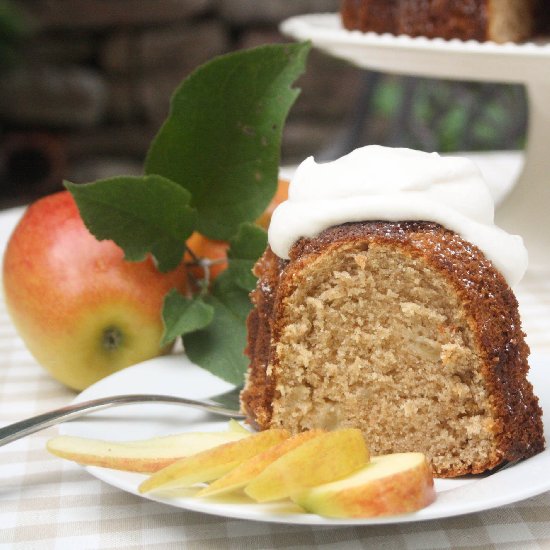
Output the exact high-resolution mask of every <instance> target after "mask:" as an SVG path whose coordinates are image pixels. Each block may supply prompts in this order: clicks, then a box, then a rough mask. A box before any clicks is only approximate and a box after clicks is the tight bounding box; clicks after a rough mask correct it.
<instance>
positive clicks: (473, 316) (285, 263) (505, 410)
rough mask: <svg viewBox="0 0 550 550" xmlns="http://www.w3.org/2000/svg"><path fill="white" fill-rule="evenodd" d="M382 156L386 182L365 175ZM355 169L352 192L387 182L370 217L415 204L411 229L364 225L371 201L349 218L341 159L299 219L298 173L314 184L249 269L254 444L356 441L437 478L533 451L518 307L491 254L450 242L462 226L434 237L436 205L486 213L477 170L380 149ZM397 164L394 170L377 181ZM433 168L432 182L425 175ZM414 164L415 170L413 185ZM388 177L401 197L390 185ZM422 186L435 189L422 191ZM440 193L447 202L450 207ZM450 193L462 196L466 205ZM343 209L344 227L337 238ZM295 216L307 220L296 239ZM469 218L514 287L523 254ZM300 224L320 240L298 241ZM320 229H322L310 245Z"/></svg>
mask: <svg viewBox="0 0 550 550" xmlns="http://www.w3.org/2000/svg"><path fill="white" fill-rule="evenodd" d="M377 155H378V156H381V158H382V160H381V161H380V165H379V168H380V169H379V170H376V169H375V168H376V167H375V168H372V166H373V165H375V164H376V162H375V161H374V160H373V159H374V158H378V157H377ZM351 157H353V158H352V160H349V159H348V160H347V164H346V169H348V168H350V167H352V169H353V170H357V168H358V164H359V161H360V160H361V157H366V164H365V167H364V170H363V173H362V174H360V175H359V176H358V177H357V178H356V179H359V180H361V181H362V180H369V178H370V177H371V176H372V178H373V179H374V180H379V179H380V177H382V179H384V178H385V181H384V183H383V187H384V189H382V190H380V189H378V191H376V192H375V191H374V190H375V189H377V186H376V185H374V184H373V185H372V186H371V188H370V193H368V194H367V200H366V202H367V203H370V202H376V201H378V202H379V203H380V204H381V205H383V204H384V201H385V204H386V205H387V206H388V208H386V209H384V208H381V209H380V212H383V213H385V215H386V217H389V218H393V217H395V215H397V214H395V212H397V213H399V212H402V211H403V208H404V206H403V204H401V203H402V202H404V203H407V202H408V203H410V204H411V205H412V207H411V209H410V216H411V217H410V218H408V219H407V218H404V221H395V220H393V219H392V220H390V221H379V220H376V219H374V220H370V221H369V220H365V221H359V220H357V218H358V217H359V212H360V210H361V208H360V207H361V204H360V203H361V202H362V201H363V200H364V198H365V197H363V196H354V197H353V199H352V201H353V203H355V204H354V205H353V206H352V207H350V205H349V204H347V203H346V200H347V199H348V198H349V189H347V190H346V183H345V182H347V181H348V180H347V178H348V176H349V173H348V172H347V171H346V169H344V170H340V168H341V167H342V160H344V161H345V160H346V157H344V159H340V161H336V163H330V164H329V165H326V166H327V168H325V170H324V172H323V174H328V175H327V177H326V180H327V181H326V182H319V187H318V189H317V191H316V193H315V194H316V198H315V200H313V201H312V204H311V205H309V206H306V205H307V204H308V201H306V200H305V195H307V192H305V191H304V190H305V189H307V188H308V185H311V189H315V185H314V184H313V183H312V182H310V179H309V178H307V177H306V176H305V175H304V171H305V172H312V173H311V178H312V179H316V178H318V179H322V176H321V175H320V172H319V170H313V171H311V170H308V162H309V169H311V168H312V165H311V163H312V160H311V159H310V160H309V161H306V162H305V163H304V164H305V165H306V166H305V167H301V168H302V170H301V169H300V168H299V169H298V172H297V174H296V180H295V181H293V182H292V183H291V186H290V201H289V204H288V205H287V206H286V207H279V208H282V213H281V215H280V216H279V217H277V211H276V213H275V217H274V219H273V222H272V226H271V228H270V242H271V247H268V249H267V250H266V252H265V253H264V255H263V257H262V258H261V259H260V260H259V262H258V263H257V265H256V267H255V270H256V274H257V276H258V277H259V280H258V285H257V288H256V290H255V291H254V292H253V293H252V300H253V303H254V306H255V307H254V309H253V311H252V313H251V314H250V316H249V319H248V333H249V345H248V354H249V356H250V369H249V373H248V376H247V382H246V386H245V389H244V391H243V392H242V396H241V401H242V407H243V410H244V411H245V412H246V414H247V416H248V419H249V421H250V422H251V423H252V424H253V425H254V426H255V427H257V428H259V429H267V428H270V427H284V428H286V429H288V430H290V431H292V432H300V431H304V430H308V429H313V428H324V429H329V430H331V429H337V428H343V427H357V428H360V429H361V430H362V431H363V432H364V435H365V437H366V439H367V442H368V444H369V447H370V450H371V453H372V454H374V455H376V454H386V453H394V452H408V451H415V452H423V453H425V454H426V455H427V457H428V458H429V460H430V461H431V464H432V467H433V470H434V474H435V475H437V476H440V477H454V476H459V475H463V474H469V473H480V472H484V471H486V470H489V469H492V468H495V467H496V466H498V465H500V464H502V463H504V462H507V461H515V460H518V459H522V458H526V457H529V456H531V455H534V454H536V453H538V452H540V451H541V450H542V449H543V448H544V437H543V426H542V420H541V410H540V408H539V405H538V402H537V398H536V397H535V396H534V395H533V389H532V387H531V384H530V383H529V382H528V381H527V378H526V375H527V372H528V368H529V367H528V362H527V357H528V353H529V350H528V347H527V345H526V343H525V341H524V335H523V333H522V330H521V322H520V318H519V314H518V306H517V301H516V299H515V297H514V294H513V292H512V290H511V288H510V285H509V284H508V282H507V280H506V279H505V277H504V276H503V274H502V273H501V272H500V270H499V269H497V268H496V267H495V265H494V264H495V263H497V264H498V263H499V261H498V258H497V257H496V256H498V254H499V252H498V250H497V248H491V247H489V248H488V249H487V251H486V253H484V252H483V251H482V250H481V249H480V248H479V246H478V245H476V244H473V243H472V242H471V240H467V239H465V238H464V236H461V235H459V233H458V232H457V231H456V227H457V226H458V225H460V224H457V219H458V218H456V219H453V221H452V223H451V225H453V228H454V229H455V230H452V229H450V228H446V227H444V226H443V224H442V223H441V222H442V219H443V218H445V216H444V215H443V214H441V213H442V212H443V213H445V208H447V207H442V206H441V205H442V203H445V202H447V203H449V204H450V203H452V202H454V203H456V204H457V205H458V206H457V208H458V209H459V211H460V212H463V213H464V212H467V211H468V209H469V208H471V206H470V205H469V202H470V201H473V202H475V203H476V204H477V205H478V206H479V203H483V202H484V200H485V199H484V198H483V197H484V196H485V195H484V193H485V191H481V192H480V193H477V194H476V192H474V191H473V189H474V187H475V186H476V185H482V184H483V182H482V181H481V179H480V178H479V177H477V179H476V172H475V168H472V167H471V166H470V165H469V164H468V161H465V162H463V163H462V164H461V163H460V162H458V163H457V162H456V161H458V160H459V159H453V160H451V159H442V158H440V157H438V156H437V157H436V158H435V157H433V156H432V157H431V158H428V157H430V155H427V154H425V153H417V152H410V151H404V150H395V151H393V150H388V149H384V148H376V147H369V148H364V150H359V151H356V152H354V153H353V154H352V155H351ZM369 159H370V161H371V162H370V165H371V169H370V170H369V162H368V161H369ZM392 159H393V162H394V165H393V168H392V166H388V172H389V173H386V174H382V176H381V175H380V174H381V171H383V166H384V165H386V164H387V163H388V162H391V160H392ZM447 160H449V163H448V164H446V162H447ZM461 160H463V159H461ZM417 161H418V162H417ZM431 161H433V163H434V164H435V168H431V169H429V168H426V167H427V166H430V162H431ZM411 163H412V164H414V165H418V168H421V170H420V177H417V175H414V169H413V166H412V165H411ZM315 167H316V168H317V169H320V170H322V169H323V165H315ZM430 170H431V172H430ZM339 172H341V176H342V179H341V180H340V181H334V182H333V186H334V188H335V190H334V191H333V194H332V199H327V196H326V189H328V188H329V187H330V181H329V180H332V178H333V177H336V174H337V173H339ZM422 173H423V174H424V176H422ZM407 174H409V176H408V177H407V176H406V175H407ZM393 177H401V178H404V179H405V180H407V179H408V181H409V183H410V185H407V184H406V183H405V184H401V183H398V184H395V182H394V181H393V180H392V178H393ZM423 177H424V178H425V179H426V180H428V181H429V182H430V185H424V184H423V183H419V182H422V181H423V179H422V178H423ZM305 180H307V181H305ZM411 182H412V183H411ZM394 184H395V185H394ZM445 186H446V187H445ZM352 187H354V189H357V188H360V187H361V186H360V185H359V184H358V185H355V186H352ZM367 187H368V185H367ZM419 188H422V189H423V192H425V194H427V195H428V196H429V197H424V198H425V199H426V201H427V202H428V205H429V208H428V210H432V211H433V213H434V215H433V218H437V219H436V220H435V221H425V220H422V219H418V218H420V217H421V215H422V214H424V213H425V210H422V208H421V207H420V206H418V205H416V206H415V201H417V200H418V201H420V200H421V199H420V198H419V197H418V196H416V195H417V194H418V193H419ZM444 188H445V189H448V192H449V193H450V196H452V199H451V198H450V197H446V198H445V197H444V191H442V190H443V189H444ZM459 188H460V189H462V191H463V192H465V194H466V195H468V196H469V200H465V201H464V204H462V205H460V204H458V203H460V200H459V199H458V196H459V194H457V189H459ZM403 194H404V195H405V197H404V199H403V197H402V196H401V195H403ZM434 197H436V198H438V200H435V199H434ZM467 199H468V197H467ZM430 201H432V202H430ZM438 201H439V202H438ZM329 203H330V204H329ZM358 203H359V206H357V204H358ZM485 206H486V205H485ZM293 208H298V210H296V211H293ZM304 208H310V209H311V210H310V211H309V214H305V213H304V212H307V210H304ZM299 209H301V210H299ZM449 209H450V207H449ZM285 210H286V211H285ZM352 210H353V213H354V214H353V215H351V218H353V219H350V221H347V222H341V223H333V222H334V221H335V220H339V221H341V220H342V219H344V218H345V217H346V216H347V217H350V212H351V211H352ZM364 210H368V209H364ZM327 211H329V212H332V214H330V215H328V214H327ZM288 212H291V213H294V214H298V213H299V212H302V214H301V215H300V216H299V217H300V218H301V219H300V220H299V221H298V222H297V223H298V225H297V226H296V227H293V226H292V223H290V222H289V219H288V217H287V215H288ZM392 212H394V214H392ZM371 214H372V213H371ZM447 214H448V215H449V217H450V218H451V217H452V216H451V214H450V213H449V212H447ZM469 214H470V215H471V216H473V217H474V218H475V219H476V220H478V221H475V223H476V224H479V225H480V226H481V225H484V226H485V228H484V229H486V230H487V231H489V230H490V231H493V230H494V231H496V232H495V233H494V239H493V240H494V241H499V239H501V240H502V241H501V243H500V245H503V246H504V247H505V248H507V254H508V255H509V256H510V258H508V257H506V260H505V261H504V264H502V265H501V266H500V268H501V269H502V270H503V271H504V272H505V273H506V275H507V277H508V279H509V280H511V281H515V280H516V279H517V278H518V277H520V276H521V273H520V272H521V271H522V270H523V269H524V257H523V255H522V244H521V241H518V240H517V238H515V237H513V236H511V235H508V234H505V233H504V232H502V231H501V230H498V229H497V228H495V227H494V226H493V227H492V228H491V227H490V224H488V223H485V222H486V221H487V220H485V222H483V223H482V221H479V220H482V217H483V214H482V213H480V212H477V213H473V212H469ZM372 215H374V214H372ZM460 215H462V214H460ZM460 215H459V214H457V212H455V216H458V217H460ZM489 217H492V212H491V213H490V215H489ZM303 218H306V220H305V221H304V219H303ZM381 219H383V218H381ZM308 220H309V222H310V225H313V226H314V227H313V228H312V230H311V232H312V233H314V234H313V235H304V233H305V231H304V230H303V228H304V227H306V226H307V224H308ZM323 220H324V221H323ZM470 221H471V220H470ZM436 222H437V223H436ZM322 225H325V226H327V225H328V227H326V228H324V229H322V230H321V231H319V230H318V228H319V227H320V226H322ZM289 226H290V228H289ZM300 228H301V233H302V236H300V237H299V238H295V239H293V242H292V243H291V244H290V246H289V247H288V251H287V250H286V249H285V248H284V247H283V249H281V243H285V242H287V241H288V240H289V239H288V236H289V235H290V234H292V232H293V231H299V232H300ZM470 229H472V228H470ZM478 229H479V231H480V233H483V230H484V229H483V228H481V227H479V228H478ZM285 232H286V236H285ZM285 239H286V240H285ZM291 240H292V239H291ZM479 242H480V243H482V244H483V243H484V241H483V239H481V240H480V241H479ZM493 244H494V243H493ZM285 246H286V245H285ZM274 250H276V251H277V254H276V253H275V252H274ZM495 251H497V252H495ZM495 253H496V256H495ZM487 254H488V255H489V256H492V257H493V261H491V260H490V259H488V257H487ZM507 262H508V263H507ZM512 264H513V265H512Z"/></svg>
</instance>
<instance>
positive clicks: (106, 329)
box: [3, 191, 186, 390]
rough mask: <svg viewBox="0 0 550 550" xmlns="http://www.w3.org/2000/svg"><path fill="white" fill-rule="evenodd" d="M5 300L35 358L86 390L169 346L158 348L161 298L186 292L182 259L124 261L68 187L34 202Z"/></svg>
mask: <svg viewBox="0 0 550 550" xmlns="http://www.w3.org/2000/svg"><path fill="white" fill-rule="evenodd" d="M3 284H4V295H5V299H6V305H7V308H8V311H9V313H10V315H11V318H12V320H13V322H14V325H15V327H16V328H17V330H18V332H19V335H20V336H21V338H22V339H23V341H24V342H25V344H26V346H27V348H28V349H29V351H30V352H31V353H32V354H33V356H34V357H35V358H36V360H37V361H38V362H39V363H40V364H41V365H42V366H44V367H45V368H46V369H47V370H48V371H49V372H50V373H51V374H52V375H53V376H54V377H55V378H56V379H57V380H59V381H60V382H62V383H63V384H66V385H67V386H69V387H71V388H74V389H76V390H82V389H84V388H86V387H87V386H89V385H90V384H92V383H94V382H96V381H97V380H99V379H100V378H103V377H104V376H106V375H108V374H111V373H113V372H115V371H118V370H120V369H122V368H124V367H127V366H129V365H132V364H135V363H138V362H140V361H144V360H146V359H150V358H152V357H155V356H157V355H160V354H162V353H165V352H166V351H168V350H167V349H162V348H161V347H160V340H161V336H162V333H163V330H164V329H163V323H162V318H161V310H162V304H163V300H164V296H165V295H166V293H167V292H168V291H169V290H170V289H172V288H176V289H178V290H179V291H180V292H182V293H184V292H185V289H186V271H185V266H184V265H183V263H182V264H181V265H180V266H179V267H178V268H176V269H175V270H173V271H171V272H169V273H160V272H159V271H158V270H157V269H156V267H155V265H154V263H153V260H152V259H151V258H148V259H146V260H145V261H142V262H127V261H126V260H124V254H123V252H122V250H121V249H120V248H119V247H118V246H117V245H116V244H115V243H113V242H112V241H98V240H96V239H95V237H94V236H93V235H92V234H91V233H90V232H89V231H88V230H87V229H86V227H85V225H84V223H83V222H82V219H81V217H80V214H79V212H78V208H77V206H76V204H75V202H74V200H73V198H72V196H71V194H70V193H69V192H67V191H62V192H59V193H56V194H53V195H50V196H48V197H45V198H43V199H40V200H38V201H37V202H35V203H34V204H32V205H31V206H30V207H29V208H28V209H27V210H26V212H25V213H24V215H23V217H22V218H21V220H20V222H19V224H18V225H17V226H16V228H15V230H14V232H13V234H12V235H11V237H10V240H9V242H8V245H7V249H6V252H5V255H4V263H3Z"/></svg>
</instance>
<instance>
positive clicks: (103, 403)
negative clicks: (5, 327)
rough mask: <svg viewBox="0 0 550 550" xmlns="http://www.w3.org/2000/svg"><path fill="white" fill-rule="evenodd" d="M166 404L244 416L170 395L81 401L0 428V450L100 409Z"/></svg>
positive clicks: (123, 396) (142, 395)
mask: <svg viewBox="0 0 550 550" xmlns="http://www.w3.org/2000/svg"><path fill="white" fill-rule="evenodd" d="M149 402H154V403H165V404H170V403H172V404H174V403H176V404H178V405H189V406H190V407H193V408H196V409H201V410H203V411H207V412H213V413H216V414H219V415H221V416H227V417H231V418H243V415H241V414H239V413H237V412H235V411H234V410H231V409H226V408H225V407H221V406H220V405H218V404H216V403H213V402H208V401H195V400H193V399H187V398H184V397H174V396H170V395H152V394H128V395H117V396H114V397H102V398H99V399H92V400H91V401H83V402H82V403H75V404H73V405H67V406H66V407H61V408H59V409H55V410H53V411H49V412H46V413H43V414H39V415H37V416H33V417H31V418H27V419H25V420H21V421H19V422H15V423H13V424H9V425H8V426H4V427H3V428H0V447H2V446H3V445H7V444H8V443H11V442H12V441H16V440H17V439H21V438H22V437H26V436H27V435H31V434H33V433H35V432H38V431H40V430H44V429H46V428H49V427H50V426H54V425H55V424H60V423H61V422H65V421H67V420H74V419H75V418H79V417H81V416H85V415H87V414H90V413H92V412H96V411H100V410H102V409H108V408H110V407H118V406H120V405H129V404H132V403H149Z"/></svg>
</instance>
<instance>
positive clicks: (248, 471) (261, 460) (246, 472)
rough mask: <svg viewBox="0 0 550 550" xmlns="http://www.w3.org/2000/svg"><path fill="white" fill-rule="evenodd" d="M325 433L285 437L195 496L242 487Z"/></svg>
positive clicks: (305, 433)
mask: <svg viewBox="0 0 550 550" xmlns="http://www.w3.org/2000/svg"><path fill="white" fill-rule="evenodd" d="M323 433H325V432H324V431H323V430H310V431H307V432H302V433H299V434H297V435H295V436H293V437H290V438H288V439H285V440H284V441H283V442H281V443H279V444H278V445H275V446H273V447H270V448H269V449H267V450H265V451H264V452H263V453H260V454H257V455H256V456H253V457H252V458H249V459H248V460H247V461H246V462H243V463H242V464H240V465H239V466H237V467H236V468H234V469H233V470H231V471H230V472H228V473H227V474H225V475H224V476H223V477H220V478H219V479H217V480H216V481H214V482H213V483H211V484H210V485H209V486H208V487H206V488H204V489H202V490H201V491H199V492H198V493H197V494H196V495H195V496H197V497H210V496H214V495H220V494H223V493H229V492H231V491H236V490H237V489H242V488H243V487H245V486H246V485H248V483H250V482H251V481H252V480H253V479H254V478H255V477H257V476H258V475H259V474H261V473H262V472H263V471H264V470H265V469H266V468H267V467H268V466H269V465H270V464H272V463H273V462H275V461H276V460H277V459H278V458H280V457H281V456H283V455H284V454H286V453H288V452H290V451H292V450H293V449H296V448H297V447H299V446H300V445H303V444H304V443H305V442H306V441H309V440H310V439H313V438H314V437H318V436H319V435H321V434H323Z"/></svg>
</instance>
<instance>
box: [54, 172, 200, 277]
mask: <svg viewBox="0 0 550 550" xmlns="http://www.w3.org/2000/svg"><path fill="white" fill-rule="evenodd" d="M65 186H66V187H67V189H68V190H69V191H70V192H71V193H72V195H73V197H74V199H75V201H76V203H77V205H78V208H79V210H80V214H81V216H82V219H83V220H84V223H85V224H86V226H87V227H88V229H89V230H90V232H91V233H92V234H93V235H95V237H96V238H97V239H99V240H102V239H111V240H113V241H115V243H116V244H118V245H119V246H120V247H121V248H122V249H123V250H124V254H125V257H126V259H127V260H130V261H140V260H143V259H144V258H145V257H146V255H147V254H148V253H151V254H152V255H153V256H154V258H155V259H156V261H157V263H158V268H159V269H160V270H161V271H170V270H171V269H174V268H175V267H177V266H178V264H179V263H180V262H181V259H182V257H183V253H184V251H185V241H186V240H187V238H188V237H189V235H191V233H192V232H193V230H194V228H195V225H196V221H197V213H196V211H195V210H194V209H193V208H191V207H190V206H189V201H190V199H191V195H190V193H189V191H186V190H185V189H183V188H182V187H181V186H179V185H177V184H175V183H174V182H172V181H170V180H168V179H166V178H163V177H161V176H142V177H134V176H121V177H116V178H111V179H105V180H99V181H96V182H94V183H87V184H73V183H69V182H66V183H65Z"/></svg>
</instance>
